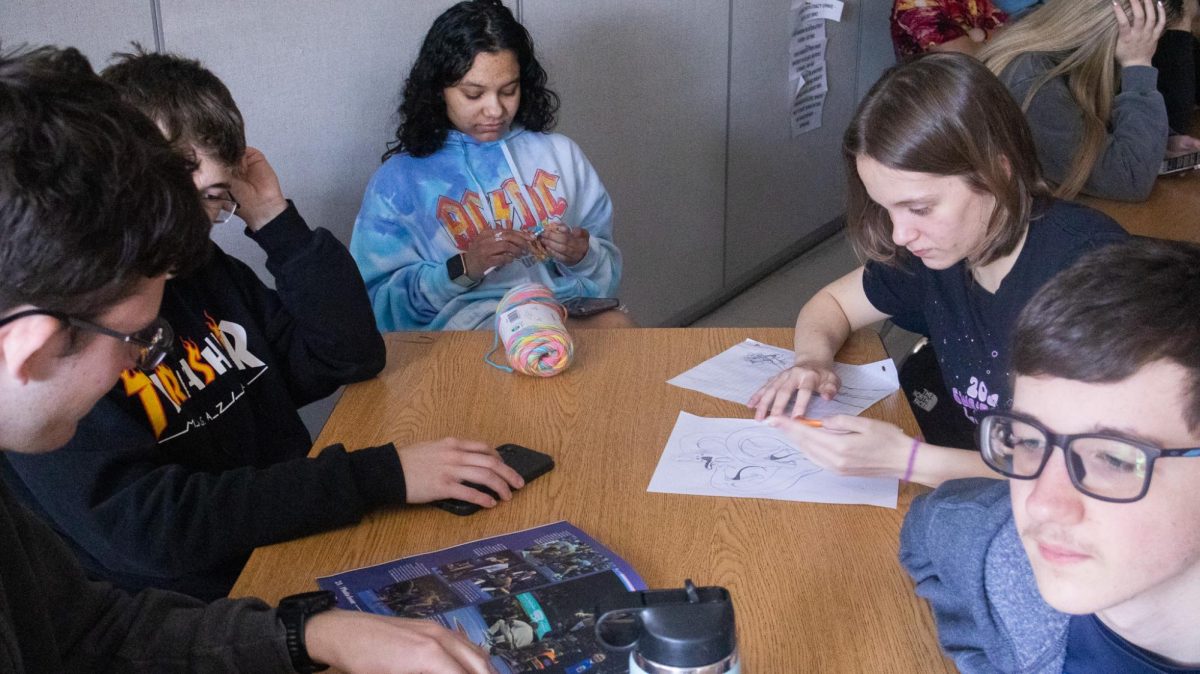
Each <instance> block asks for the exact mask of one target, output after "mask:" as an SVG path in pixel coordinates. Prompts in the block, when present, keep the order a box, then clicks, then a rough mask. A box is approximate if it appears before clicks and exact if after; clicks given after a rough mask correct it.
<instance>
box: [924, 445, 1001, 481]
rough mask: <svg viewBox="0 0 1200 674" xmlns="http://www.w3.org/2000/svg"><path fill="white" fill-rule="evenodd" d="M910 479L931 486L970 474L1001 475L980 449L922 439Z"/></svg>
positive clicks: (996, 476)
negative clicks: (935, 443) (931, 442)
mask: <svg viewBox="0 0 1200 674" xmlns="http://www.w3.org/2000/svg"><path fill="white" fill-rule="evenodd" d="M912 460H913V469H912V474H911V476H910V478H909V481H910V482H917V483H919V484H923V485H926V486H928V487H937V486H938V485H940V484H942V483H943V482H946V481H948V480H959V479H962V478H967V477H987V478H992V479H997V480H998V479H1001V476H1000V474H999V473H997V472H996V471H994V470H992V469H991V468H988V466H987V464H985V463H984V462H983V457H982V456H980V454H979V452H976V451H973V450H968V449H957V448H955V447H941V446H939V445H931V444H929V443H925V442H922V443H921V444H920V445H919V446H918V447H917V452H916V455H915V456H913V459H912Z"/></svg>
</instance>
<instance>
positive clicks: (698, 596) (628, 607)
mask: <svg viewBox="0 0 1200 674" xmlns="http://www.w3.org/2000/svg"><path fill="white" fill-rule="evenodd" d="M626 599H627V600H628V601H627V602H626V603H624V604H623V605H622V606H621V607H615V608H614V607H609V610H608V611H597V613H602V615H600V618H599V619H597V621H596V638H597V640H598V641H599V642H600V644H601V645H603V646H604V647H605V648H608V649H610V650H619V651H628V650H636V651H637V652H638V653H640V654H641V655H642V657H643V658H645V659H646V660H649V661H650V662H653V663H656V664H660V665H666V666H670V667H700V666H704V665H711V664H713V663H715V662H720V661H721V660H723V659H725V658H727V657H729V656H730V655H732V654H733V651H734V648H736V646H737V637H736V629H735V627H734V616H733V600H732V599H731V597H730V596H729V591H728V590H726V589H725V588H723V587H701V588H697V587H696V586H695V585H693V584H692V581H691V580H687V581H685V583H684V589H682V590H652V591H646V592H630V593H629V596H628V597H627V598H626ZM631 616H632V617H635V618H636V624H635V625H628V621H627V620H626V621H625V623H626V627H627V632H626V634H627V636H626V638H625V639H622V640H621V641H620V643H614V642H613V640H612V639H611V638H610V637H611V635H607V634H606V633H605V631H606V623H610V622H612V621H617V622H618V623H619V622H620V619H621V617H626V618H628V617H631Z"/></svg>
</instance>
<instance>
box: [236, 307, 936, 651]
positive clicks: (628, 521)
mask: <svg viewBox="0 0 1200 674" xmlns="http://www.w3.org/2000/svg"><path fill="white" fill-rule="evenodd" d="M573 337H574V339H575V342H576V361H575V362H574V363H573V364H572V365H571V367H570V368H569V369H568V370H567V371H566V372H564V373H563V374H561V375H559V376H557V377H553V378H549V379H535V378H532V377H526V376H521V375H515V374H507V373H504V372H502V371H499V370H496V369H493V368H491V367H489V366H487V365H486V364H484V362H483V355H484V353H485V352H487V350H488V349H489V348H490V346H491V343H492V335H491V333H489V332H445V333H393V334H389V335H387V336H386V339H387V345H388V365H387V368H386V369H385V371H384V372H383V373H382V374H381V375H380V376H379V377H378V378H376V379H374V380H371V381H368V382H364V383H361V384H356V385H354V386H351V387H349V388H347V389H346V392H345V394H344V396H343V397H342V399H341V401H340V402H339V403H338V405H337V408H336V409H335V411H334V413H333V415H332V416H331V418H330V419H329V422H328V423H327V424H326V426H325V428H324V430H323V432H322V433H321V435H320V437H319V439H318V441H317V443H316V445H315V446H316V447H317V448H320V447H324V446H326V445H329V444H332V443H339V442H340V443H344V444H345V445H346V446H347V447H348V448H351V449H353V448H358V447H365V446H371V445H378V444H383V443H386V442H395V443H397V444H406V443H410V442H414V441H418V440H423V439H431V438H437V437H441V436H447V435H450V436H461V437H469V438H478V439H481V440H485V441H487V442H489V443H492V444H496V445H499V444H502V443H505V442H514V443H517V444H521V445H525V446H528V447H531V448H534V449H539V450H542V451H545V452H547V453H549V454H551V455H552V456H554V458H555V461H556V462H557V467H556V468H555V469H554V470H553V471H551V472H550V473H549V474H547V475H546V476H544V477H542V478H539V479H538V480H536V481H534V482H532V483H530V484H529V485H528V486H527V487H526V488H525V489H524V490H522V491H521V492H519V493H518V494H517V495H516V497H515V498H514V499H513V500H512V501H511V502H509V503H505V504H501V505H500V506H498V507H496V508H494V509H492V510H489V511H483V512H480V513H477V514H475V515H472V516H470V517H465V518H463V517H456V516H454V515H451V514H449V513H446V512H443V511H441V510H438V509H436V508H432V507H414V508H404V509H393V510H388V511H383V512H377V513H374V514H372V515H369V516H368V517H366V518H365V519H364V520H363V521H362V522H361V523H359V524H358V525H356V526H353V527H347V528H343V529H340V530H337V531H331V532H327V533H324V534H319V535H315V536H310V537H307V538H304V539H300V540H296V541H291V542H288V543H283V544H279V545H274V546H269V547H265V548H260V549H258V550H257V551H255V553H254V555H253V556H252V557H251V559H250V562H249V564H247V566H246V568H245V570H244V572H243V573H242V575H241V578H240V579H239V580H238V583H237V585H236V586H235V587H234V589H233V592H232V593H231V596H258V597H262V598H264V599H266V600H268V601H271V602H274V601H276V600H278V599H279V598H280V597H283V596H285V595H288V594H291V593H295V592H303V591H308V590H312V589H314V587H315V579H316V578H317V577H318V576H324V575H329V574H333V573H337V572H341V571H345V570H348V569H353V568H357V567H361V566H366V565H371V564H378V563H381V562H386V561H389V560H393V559H396V558H398V557H403V556H405V555H411V554H416V553H421V552H428V551H431V550H437V549H440V548H444V547H448V546H452V545H457V544H460V543H464V542H467V541H471V540H473V539H477V538H482V537H486V536H494V535H497V534H503V533H506V532H509V531H514V530H519V529H525V528H528V527H532V526H537V525H541V524H546V523H550V522H555V521H558V520H568V521H570V522H571V523H573V524H575V525H576V526H578V527H580V528H582V529H583V530H584V531H586V532H588V533H589V534H591V535H592V536H594V537H595V538H596V539H598V540H599V541H601V542H602V543H604V544H605V545H607V546H609V547H610V548H611V549H613V550H614V551H615V552H616V553H617V554H619V555H621V556H622V557H624V558H625V559H626V560H627V561H628V562H629V563H630V564H631V565H632V566H633V567H634V569H636V570H637V571H638V573H640V574H641V575H642V577H643V578H644V579H645V580H646V582H647V583H648V584H649V585H650V586H651V587H678V586H681V585H682V583H683V580H684V578H692V579H693V580H695V581H696V583H697V584H701V585H710V584H712V585H723V586H725V587H727V588H728V589H729V590H730V592H731V593H732V595H733V597H734V602H735V608H736V611H737V624H738V634H739V640H740V644H741V650H742V654H743V657H744V663H745V667H746V671H749V672H754V673H768V672H770V673H776V672H839V673H841V672H953V671H954V668H953V666H952V664H950V662H949V661H948V660H946V659H945V658H943V656H942V655H941V653H940V651H939V649H938V646H937V641H936V637H935V628H934V624H933V620H932V617H931V615H930V612H929V609H928V607H927V606H926V605H925V603H924V602H923V601H921V600H919V599H918V598H917V597H916V596H915V595H914V594H913V589H912V582H911V581H910V580H909V578H908V576H907V575H906V574H905V573H904V571H903V569H902V568H901V567H900V565H899V563H898V562H897V561H896V555H897V549H898V536H899V531H900V524H901V520H902V518H903V514H904V512H905V511H906V510H907V508H908V504H909V503H910V502H911V499H912V497H913V496H915V495H916V494H919V493H921V492H922V491H924V490H923V489H922V488H920V487H916V486H905V487H903V488H902V489H901V492H900V508H899V510H890V509H884V508H876V507H871V506H839V505H824V504H809V503H793V502H787V501H772V500H764V499H737V498H714V497H701V496H686V495H676V494H653V493H648V492H647V491H646V485H647V484H648V483H649V481H650V476H651V474H652V473H653V472H654V468H655V466H656V465H657V463H658V459H659V455H660V454H661V452H662V450H663V447H664V446H665V444H666V441H667V437H668V436H669V435H670V432H671V429H672V427H673V426H674V423H675V418H676V416H677V415H678V413H679V411H680V410H684V411H687V412H691V413H693V414H698V415H702V416H710V417H749V416H751V414H750V411H749V410H748V409H747V408H745V407H744V406H741V405H738V404H735V403H730V402H726V401H722V400H717V399H716V398H711V397H709V396H706V395H703V394H700V393H697V392H695V391H689V390H685V389H681V388H677V387H674V386H670V385H668V384H667V383H666V381H667V380H668V379H670V378H671V377H673V376H675V375H676V374H679V373H680V372H683V371H684V370H686V369H688V368H690V367H692V366H694V365H696V364H697V363H699V362H700V361H702V360H704V359H706V358H709V357H711V356H713V355H715V354H717V353H719V352H721V351H723V350H724V349H727V348H729V347H731V346H733V345H734V344H737V343H738V342H740V341H742V340H743V339H745V338H747V337H751V338H754V339H757V340H759V341H762V342H766V343H769V344H775V345H778V346H782V347H786V348H790V347H791V339H792V331H791V330H790V329H780V328H770V329H766V328H754V329H748V328H712V329H637V330H578V331H576V333H575V334H573ZM883 357H884V351H883V346H882V344H881V343H880V341H879V338H878V337H877V336H876V335H875V333H873V332H871V331H869V330H862V331H859V332H857V333H855V334H854V335H853V336H852V338H851V339H850V341H849V342H848V343H847V345H846V346H845V348H843V349H842V351H841V352H840V353H839V355H838V358H839V360H842V361H844V362H850V363H863V362H870V361H872V360H877V359H880V358H883ZM866 414H867V415H868V416H871V417H875V418H880V419H887V420H889V421H892V422H894V423H897V424H898V425H900V426H901V427H902V428H904V429H905V431H906V432H907V433H909V434H913V433H915V432H916V424H915V421H914V420H913V417H912V413H911V412H910V410H909V408H908V405H907V403H906V402H905V401H904V398H903V397H902V395H901V394H899V393H896V394H893V395H892V396H891V397H889V398H887V399H886V400H884V401H882V402H880V403H879V404H877V405H875V406H874V407H872V408H871V409H870V410H868V411H867V412H866ZM314 451H317V450H314Z"/></svg>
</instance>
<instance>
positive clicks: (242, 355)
mask: <svg viewBox="0 0 1200 674" xmlns="http://www.w3.org/2000/svg"><path fill="white" fill-rule="evenodd" d="M204 323H205V326H206V327H207V328H208V331H209V332H210V333H211V335H209V336H205V337H204V339H203V341H202V343H200V344H197V343H196V342H194V341H192V340H191V339H186V338H182V337H181V338H179V341H180V344H181V345H182V346H183V356H184V357H182V358H179V359H178V360H177V361H176V362H175V363H170V362H163V364H162V365H159V366H158V367H157V368H156V369H155V370H154V373H153V374H146V373H145V372H142V371H141V370H126V371H124V372H122V373H121V383H122V384H123V385H124V389H125V395H126V396H128V397H131V398H132V397H135V396H136V397H137V399H138V401H139V402H140V403H141V405H142V408H143V409H144V410H145V412H146V418H147V420H149V422H150V429H151V430H152V431H153V432H154V437H155V438H157V439H158V440H160V441H162V440H165V439H169V438H164V437H163V433H164V432H165V431H166V430H167V427H168V425H170V423H171V422H172V421H174V419H172V418H171V417H174V416H177V415H183V416H187V417H195V419H191V418H189V419H188V420H187V423H186V424H185V425H184V427H183V429H182V430H180V431H179V432H176V433H174V434H173V435H171V436H170V437H175V436H177V435H181V434H183V433H186V432H187V431H188V430H190V429H191V428H192V427H193V426H202V425H204V424H205V423H206V422H207V420H211V419H213V418H215V417H216V416H219V415H220V414H221V413H223V412H224V411H225V410H226V409H228V408H229V407H230V405H232V404H233V403H234V402H237V399H238V398H240V397H241V395H242V393H243V392H244V391H245V385H247V384H249V383H251V382H253V381H254V379H257V378H258V377H259V376H260V375H261V374H262V372H259V373H257V374H255V375H254V376H253V377H252V378H251V379H249V380H248V381H245V382H241V384H240V386H241V390H240V391H237V392H235V393H234V394H233V396H232V400H226V401H223V402H221V403H219V404H218V406H217V407H216V408H215V409H214V410H202V409H188V410H186V411H185V410H184V406H185V404H186V403H187V402H188V400H190V399H191V398H192V396H193V395H194V394H195V393H198V392H200V391H203V390H204V389H205V388H206V387H208V386H209V385H211V384H212V383H213V382H215V381H216V380H217V379H218V378H219V377H221V376H222V375H224V374H226V373H236V372H239V371H243V370H253V369H261V370H262V371H264V372H265V371H266V367H267V366H266V363H264V362H263V361H262V360H261V359H259V358H258V356H255V355H254V354H253V353H251V352H250V349H249V344H248V342H249V339H248V337H247V334H246V329H245V328H244V327H242V326H241V325H239V324H237V323H234V322H232V321H217V320H216V319H214V318H213V317H212V316H210V315H209V314H208V312H207V311H206V312H204Z"/></svg>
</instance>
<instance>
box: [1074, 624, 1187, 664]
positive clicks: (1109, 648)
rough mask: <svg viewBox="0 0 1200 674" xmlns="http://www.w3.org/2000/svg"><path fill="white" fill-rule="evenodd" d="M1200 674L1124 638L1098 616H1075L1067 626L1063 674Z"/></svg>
mask: <svg viewBox="0 0 1200 674" xmlns="http://www.w3.org/2000/svg"><path fill="white" fill-rule="evenodd" d="M1084 672H1121V674H1200V669H1197V668H1195V667H1176V666H1174V665H1169V664H1167V663H1165V662H1163V661H1162V660H1161V659H1160V658H1158V657H1156V656H1154V655H1153V654H1151V653H1148V652H1147V651H1144V650H1142V649H1140V648H1138V647H1137V646H1134V645H1133V644H1131V643H1129V642H1128V641H1125V640H1124V639H1122V638H1121V637H1120V635H1118V634H1117V633H1115V632H1113V631H1112V630H1110V629H1108V627H1107V626H1105V624H1104V623H1102V622H1100V619H1099V618H1097V617H1096V616H1095V615H1085V616H1072V617H1071V622H1070V624H1069V627H1068V629H1067V658H1066V661H1065V662H1063V674H1083V673H1084Z"/></svg>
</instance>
